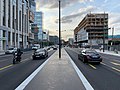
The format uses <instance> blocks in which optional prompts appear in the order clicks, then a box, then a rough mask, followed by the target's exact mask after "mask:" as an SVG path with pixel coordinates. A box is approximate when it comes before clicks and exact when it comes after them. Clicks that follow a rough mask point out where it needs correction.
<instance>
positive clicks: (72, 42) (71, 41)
mask: <svg viewBox="0 0 120 90" xmlns="http://www.w3.org/2000/svg"><path fill="white" fill-rule="evenodd" d="M68 44H69V45H70V46H72V45H73V44H74V39H73V38H69V39H68Z"/></svg>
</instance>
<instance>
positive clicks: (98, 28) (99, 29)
mask: <svg viewBox="0 0 120 90" xmlns="http://www.w3.org/2000/svg"><path fill="white" fill-rule="evenodd" d="M74 42H76V43H78V44H80V45H90V46H92V45H102V44H103V43H104V44H107V43H108V14H106V13H102V14H91V13H90V14H87V15H86V16H85V17H84V19H83V20H82V21H81V22H80V23H79V24H78V26H77V27H76V28H75V29H74Z"/></svg>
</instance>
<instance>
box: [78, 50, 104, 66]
mask: <svg viewBox="0 0 120 90" xmlns="http://www.w3.org/2000/svg"><path fill="white" fill-rule="evenodd" d="M78 59H80V60H82V61H83V62H84V63H86V62H97V63H99V64H100V62H102V58H101V56H100V55H99V54H98V53H97V52H96V51H95V50H91V49H87V50H86V49H85V50H82V51H81V52H80V53H79V54H78Z"/></svg>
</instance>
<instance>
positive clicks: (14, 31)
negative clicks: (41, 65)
mask: <svg viewBox="0 0 120 90" xmlns="http://www.w3.org/2000/svg"><path fill="white" fill-rule="evenodd" d="M28 32H29V1H28V0H0V50H6V49H8V48H9V47H22V48H27V47H28V36H29V33H28Z"/></svg>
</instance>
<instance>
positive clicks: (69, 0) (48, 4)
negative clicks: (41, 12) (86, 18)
mask: <svg viewBox="0 0 120 90" xmlns="http://www.w3.org/2000/svg"><path fill="white" fill-rule="evenodd" d="M58 1H59V0H36V4H37V9H39V7H41V8H42V7H44V8H49V9H54V8H58ZM93 1H94V0H61V7H62V8H64V7H67V6H69V5H72V4H74V3H78V2H79V3H85V2H93Z"/></svg>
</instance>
